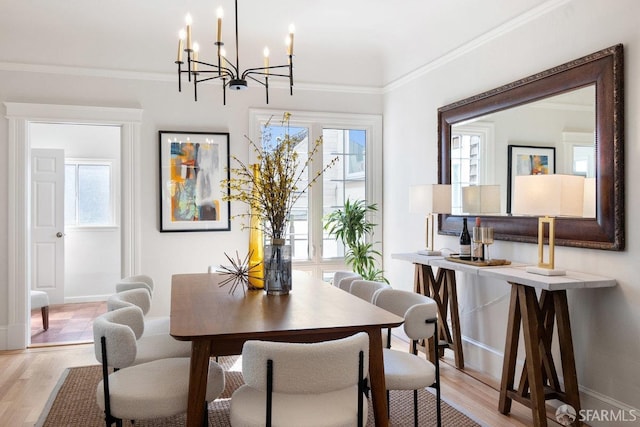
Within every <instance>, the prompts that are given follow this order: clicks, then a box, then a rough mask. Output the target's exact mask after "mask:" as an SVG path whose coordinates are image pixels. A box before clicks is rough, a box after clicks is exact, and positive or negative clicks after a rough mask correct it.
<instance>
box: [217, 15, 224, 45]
mask: <svg viewBox="0 0 640 427" xmlns="http://www.w3.org/2000/svg"><path fill="white" fill-rule="evenodd" d="M216 15H217V17H218V35H217V38H216V41H217V42H218V43H220V40H221V39H222V17H223V16H224V11H223V10H222V7H219V8H218V9H217V10H216Z"/></svg>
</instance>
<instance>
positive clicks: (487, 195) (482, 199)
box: [462, 185, 500, 214]
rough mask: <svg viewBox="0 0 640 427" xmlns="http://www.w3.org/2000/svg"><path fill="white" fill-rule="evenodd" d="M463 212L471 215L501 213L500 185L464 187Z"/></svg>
mask: <svg viewBox="0 0 640 427" xmlns="http://www.w3.org/2000/svg"><path fill="white" fill-rule="evenodd" d="M462 212H465V213H471V214H498V213H500V186H499V185H471V186H468V187H462Z"/></svg>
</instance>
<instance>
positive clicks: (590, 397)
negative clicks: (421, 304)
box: [384, 0, 640, 425]
mask: <svg viewBox="0 0 640 427" xmlns="http://www.w3.org/2000/svg"><path fill="white" fill-rule="evenodd" d="M557 5H558V7H557V8H556V9H554V10H551V11H550V12H549V13H547V14H545V15H543V16H540V17H538V18H536V19H535V20H533V21H530V22H523V23H521V25H520V26H517V27H515V28H512V30H511V31H509V32H506V33H504V34H496V35H495V37H493V38H491V37H487V38H486V42H485V43H483V44H479V45H477V46H475V47H474V48H473V49H464V48H461V49H460V50H458V51H456V52H453V53H451V54H450V56H449V57H448V58H441V61H439V63H440V66H438V67H433V68H432V69H430V70H428V72H426V74H424V75H422V76H420V77H418V78H416V79H415V80H413V81H411V82H408V84H406V85H403V86H400V87H397V88H394V89H393V90H391V91H390V92H388V93H387V94H386V95H385V100H384V143H385V144H384V147H385V148H384V158H385V173H384V195H385V203H384V226H385V227H384V244H385V248H384V249H385V252H384V255H385V257H384V258H385V269H386V270H387V277H389V278H390V280H391V283H392V284H393V285H394V286H395V287H399V288H405V289H411V287H412V283H413V268H412V266H411V265H410V264H408V263H406V262H402V261H398V260H392V259H391V254H392V253H400V252H408V251H411V250H415V249H416V248H418V247H420V246H421V245H422V241H421V239H422V238H421V236H422V232H416V230H422V228H423V227H424V224H423V220H424V219H423V218H422V217H421V216H420V215H411V214H409V213H408V190H409V186H410V185H413V184H420V183H433V182H437V159H438V151H437V141H436V139H437V109H438V107H441V106H444V105H447V104H450V103H452V102H454V101H457V100H460V99H464V98H467V97H469V96H472V95H475V94H478V93H481V92H484V91H486V90H489V89H492V88H494V87H498V86H501V85H503V84H506V83H509V82H511V81H514V80H517V79H519V78H523V77H526V76H528V75H531V74H534V73H536V72H539V71H543V70H546V69H548V68H551V67H553V66H556V65H560V64H562V63H565V62H567V61H570V60H573V59H576V58H579V57H581V56H584V55H587V54H589V53H592V52H595V51H598V50H600V49H603V48H606V47H609V46H612V45H615V44H617V43H622V44H624V50H625V51H624V55H625V59H624V60H625V64H624V66H625V110H626V114H625V116H626V124H625V134H626V142H625V160H626V162H627V165H628V167H627V171H626V174H627V178H626V188H627V192H626V215H627V222H626V227H627V248H626V250H625V251H622V252H609V251H600V250H586V249H579V248H564V247H562V248H558V247H556V264H557V265H559V266H560V267H564V268H567V269H571V270H578V271H584V272H589V273H594V274H601V275H606V276H610V277H614V278H616V279H617V280H618V286H617V287H616V288H612V289H594V290H583V291H569V292H568V298H569V306H570V316H571V322H572V333H573V340H574V348H575V358H576V364H577V371H578V380H579V384H580V387H581V390H582V392H583V407H584V408H597V407H600V406H602V407H608V406H607V404H612V405H614V406H617V407H622V408H625V407H626V406H625V405H629V407H635V408H640V284H639V283H638V281H637V267H636V265H637V259H638V257H639V256H640V245H638V241H639V239H638V235H639V234H640V228H639V227H638V225H637V223H636V222H635V221H634V220H633V219H634V218H636V217H638V215H639V214H640V212H639V210H640V199H639V198H638V192H639V191H640V189H639V187H637V186H634V185H633V183H634V182H638V181H639V180H640V170H638V168H633V167H631V166H632V165H633V164H635V162H636V161H637V159H638V149H639V147H640V145H639V144H638V138H639V137H640V129H639V128H638V125H637V120H636V119H635V118H636V117H638V115H639V114H640V106H639V105H638V102H639V101H640V90H639V87H638V86H639V85H638V83H639V80H638V78H637V76H638V75H640V31H638V25H637V24H638V22H637V16H640V2H637V1H634V0H616V1H602V0H581V1H567V2H557ZM399 147H402V148H401V149H399ZM457 245H458V243H457V239H456V238H452V237H447V236H436V244H435V246H436V247H438V248H441V247H449V248H454V249H455V248H456V247H457ZM536 249H537V247H536V246H535V245H532V244H521V243H510V242H497V243H496V244H494V245H493V247H492V248H491V251H492V255H493V256H496V257H500V258H507V259H512V260H519V261H528V262H531V261H532V260H535V259H537V254H536ZM457 279H458V283H459V286H458V292H459V300H460V301H459V302H460V316H461V322H462V333H463V335H464V336H465V337H466V338H467V339H468V341H466V342H465V352H466V353H465V362H466V364H468V365H469V366H475V367H479V368H481V369H483V370H486V371H487V372H488V373H489V374H491V375H492V376H493V377H495V378H498V379H499V378H500V372H501V359H502V353H503V350H504V340H505V332H506V323H507V309H508V293H509V285H507V284H506V283H499V282H495V281H486V282H485V281H482V282H479V281H478V282H476V281H473V280H470V278H469V277H468V276H465V275H463V274H459V275H458V276H457ZM636 414H638V412H636ZM593 424H594V425H604V424H599V423H595V422H594V423H593Z"/></svg>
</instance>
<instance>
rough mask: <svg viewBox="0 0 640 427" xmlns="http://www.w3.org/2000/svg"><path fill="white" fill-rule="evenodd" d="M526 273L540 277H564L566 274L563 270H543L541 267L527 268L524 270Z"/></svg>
mask: <svg viewBox="0 0 640 427" xmlns="http://www.w3.org/2000/svg"><path fill="white" fill-rule="evenodd" d="M526 270H527V273H533V274H540V275H541V276H566V274H567V272H566V271H565V270H559V269H556V268H543V267H534V266H531V265H530V266H528V267H527V268H526Z"/></svg>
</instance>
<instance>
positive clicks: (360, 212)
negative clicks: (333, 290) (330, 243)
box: [324, 199, 389, 283]
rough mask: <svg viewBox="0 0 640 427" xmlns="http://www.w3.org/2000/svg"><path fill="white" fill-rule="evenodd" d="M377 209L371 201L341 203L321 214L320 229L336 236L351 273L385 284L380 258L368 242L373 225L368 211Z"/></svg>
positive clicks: (371, 211)
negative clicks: (337, 207)
mask: <svg viewBox="0 0 640 427" xmlns="http://www.w3.org/2000/svg"><path fill="white" fill-rule="evenodd" d="M377 210H378V208H377V206H376V204H375V203H373V204H367V203H366V202H365V201H364V200H356V201H354V202H351V201H350V200H349V199H347V201H346V202H345V203H344V208H342V209H338V210H335V211H333V212H331V213H330V214H328V215H327V216H326V217H325V224H324V229H325V230H327V232H328V233H329V235H331V236H334V237H335V238H337V239H339V240H340V241H341V242H342V243H343V244H344V246H345V248H346V253H345V256H344V258H345V262H346V263H347V265H349V266H351V268H352V269H353V271H354V272H356V273H358V274H359V275H361V276H362V277H363V278H364V279H366V280H375V281H382V282H385V283H389V281H388V280H387V279H386V278H385V277H384V275H383V270H381V269H379V268H378V259H379V258H381V257H382V255H381V254H380V252H379V251H377V250H376V249H375V247H374V242H372V241H371V236H372V235H373V230H374V227H375V226H376V224H374V223H373V222H371V220H370V219H369V217H370V214H371V213H373V212H376V211H377Z"/></svg>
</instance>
